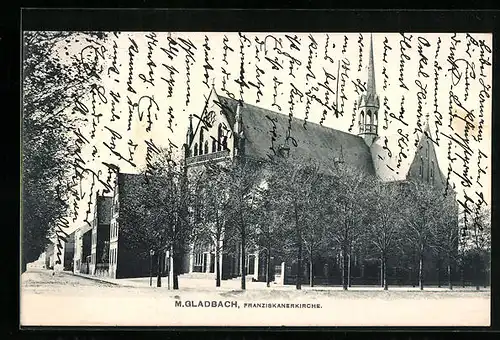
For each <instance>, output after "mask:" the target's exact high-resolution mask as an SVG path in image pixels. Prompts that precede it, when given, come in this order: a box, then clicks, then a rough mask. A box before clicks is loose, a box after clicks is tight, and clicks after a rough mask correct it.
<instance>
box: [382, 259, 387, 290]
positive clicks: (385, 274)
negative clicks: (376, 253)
mask: <svg viewBox="0 0 500 340" xmlns="http://www.w3.org/2000/svg"><path fill="white" fill-rule="evenodd" d="M382 267H383V268H384V271H383V272H382V275H383V277H384V281H383V282H384V290H388V289H389V284H388V282H387V258H386V257H385V255H384V256H383V257H382Z"/></svg>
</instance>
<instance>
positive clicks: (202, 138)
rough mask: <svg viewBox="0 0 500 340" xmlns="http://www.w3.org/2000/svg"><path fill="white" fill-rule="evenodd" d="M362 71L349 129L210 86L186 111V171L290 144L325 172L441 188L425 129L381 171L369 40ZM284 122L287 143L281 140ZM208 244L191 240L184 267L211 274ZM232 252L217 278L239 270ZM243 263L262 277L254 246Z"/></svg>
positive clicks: (264, 157) (264, 156)
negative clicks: (396, 171) (399, 162)
mask: <svg viewBox="0 0 500 340" xmlns="http://www.w3.org/2000/svg"><path fill="white" fill-rule="evenodd" d="M367 73H368V74H367V82H366V91H365V92H364V93H362V94H361V95H360V97H359V99H358V101H357V105H356V107H357V112H358V130H357V131H356V132H355V133H347V132H343V131H339V130H335V129H332V128H328V127H325V126H322V125H320V124H316V123H313V122H310V121H307V122H306V123H304V120H303V119H298V118H291V121H290V120H289V119H290V117H289V116H287V115H284V114H281V113H277V112H273V111H271V110H267V109H264V108H260V107H257V106H254V105H249V104H247V103H241V102H239V101H238V100H235V99H231V98H227V97H224V96H219V95H217V93H216V92H215V89H212V91H211V93H210V95H209V98H208V99H207V104H206V106H205V108H204V110H203V112H202V114H201V115H199V116H198V115H191V116H190V117H189V126H188V131H187V133H186V141H185V145H184V166H185V167H186V168H187V173H188V176H189V173H190V172H193V171H197V169H199V168H200V167H202V166H203V165H204V164H206V163H207V162H209V161H210V162H214V161H215V162H221V163H230V162H233V161H234V160H235V159H236V158H238V157H240V158H245V159H251V160H254V161H258V162H266V161H268V160H269V158H270V156H272V155H273V154H275V153H277V152H282V151H284V150H285V151H286V150H290V152H289V157H290V158H291V159H294V158H297V159H299V158H302V159H314V161H315V163H317V164H318V165H319V166H320V167H321V168H322V169H323V170H324V171H326V172H328V171H329V170H333V169H335V167H336V165H337V163H338V162H343V163H346V164H348V165H350V166H352V167H355V168H357V169H361V170H362V171H365V172H366V173H368V174H370V175H375V176H377V177H379V178H380V179H381V180H383V181H396V180H409V179H416V180H420V181H425V182H428V183H432V184H433V185H435V186H436V187H438V188H444V186H445V183H446V180H445V177H444V175H443V174H442V172H441V171H440V169H439V166H438V162H437V156H436V152H435V149H434V144H433V142H432V141H431V140H430V139H428V138H427V137H426V135H425V133H422V136H421V140H420V144H419V146H418V147H417V148H416V151H415V153H414V154H413V155H411V156H409V157H408V159H407V161H408V163H407V164H405V166H404V169H403V168H401V169H400V172H404V173H402V174H401V175H400V178H391V176H389V175H388V174H387V167H386V166H385V164H386V163H384V162H382V161H381V160H380V157H379V156H378V155H380V154H382V148H383V146H384V138H383V137H382V136H380V135H379V109H380V99H379V96H378V95H377V92H376V87H375V66H374V58H373V41H371V42H370V54H369V63H368V67H367ZM289 127H291V129H290V136H291V137H293V144H294V145H293V146H291V145H290V143H287V142H286V140H287V138H286V136H287V133H288V130H289ZM427 129H428V127H427ZM427 131H428V130H427ZM271 135H273V136H274V137H275V138H273V139H272V138H271ZM289 139H290V138H289ZM291 149H293V152H291V151H292V150H291ZM236 247H237V245H236ZM214 249H215V245H214V244H206V243H196V242H195V243H194V244H193V245H192V246H191V251H190V254H189V262H186V264H187V263H188V265H187V266H186V267H185V268H184V271H185V272H187V273H204V274H205V275H206V276H209V275H215V274H214V273H215V268H214V265H215V264H214V261H215V253H214ZM233 254H234V255H231V256H229V255H224V256H222V257H221V263H220V264H219V265H220V266H221V272H222V278H223V279H224V278H225V279H227V278H232V277H237V276H241V272H240V270H241V267H242V266H241V263H240V261H241V260H240V259H239V256H238V249H237V251H236V253H234V252H233ZM259 262H260V263H259ZM306 267H307V266H306ZM246 268H247V275H248V276H249V277H253V278H254V279H255V280H263V278H264V277H265V274H264V273H265V268H264V261H259V255H258V252H257V251H255V252H252V251H247V258H246ZM306 277H307V276H306Z"/></svg>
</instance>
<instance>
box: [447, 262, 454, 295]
mask: <svg viewBox="0 0 500 340" xmlns="http://www.w3.org/2000/svg"><path fill="white" fill-rule="evenodd" d="M448 288H449V289H450V290H453V279H452V277H451V263H448Z"/></svg>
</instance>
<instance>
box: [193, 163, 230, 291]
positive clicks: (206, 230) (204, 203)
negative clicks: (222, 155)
mask: <svg viewBox="0 0 500 340" xmlns="http://www.w3.org/2000/svg"><path fill="white" fill-rule="evenodd" d="M222 167H223V165H221V164H215V163H207V164H205V165H204V168H203V170H202V172H201V173H200V175H199V176H198V178H197V183H196V184H195V186H196V192H197V195H198V197H197V199H196V201H197V205H196V208H195V209H197V210H198V212H197V214H196V216H197V218H196V221H195V222H196V230H197V235H199V236H200V235H201V234H203V236H205V237H206V238H208V240H209V242H210V243H212V244H213V245H214V249H215V273H216V274H215V286H216V287H220V285H221V267H220V260H221V257H222V253H223V250H224V248H225V247H224V245H223V244H224V232H225V229H226V224H227V219H228V211H229V208H230V207H229V204H230V200H229V197H228V192H227V190H226V189H225V188H226V180H227V179H228V178H227V176H226V171H227V170H225V169H223V168H222ZM203 236H201V237H203Z"/></svg>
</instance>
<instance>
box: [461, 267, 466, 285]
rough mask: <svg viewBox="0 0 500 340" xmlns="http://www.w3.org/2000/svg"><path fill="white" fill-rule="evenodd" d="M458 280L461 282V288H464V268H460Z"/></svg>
mask: <svg viewBox="0 0 500 340" xmlns="http://www.w3.org/2000/svg"><path fill="white" fill-rule="evenodd" d="M460 280H461V281H462V288H465V277H464V266H463V265H462V266H461V268H460Z"/></svg>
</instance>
